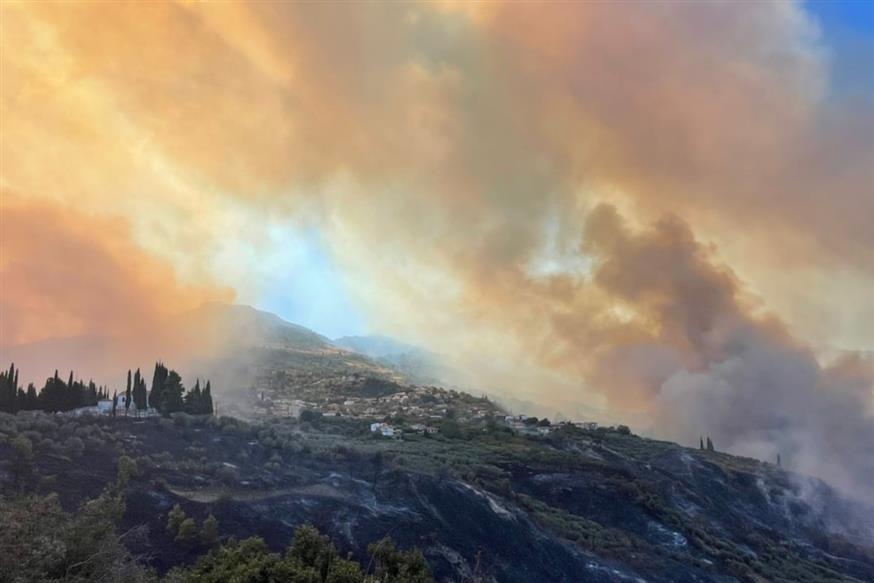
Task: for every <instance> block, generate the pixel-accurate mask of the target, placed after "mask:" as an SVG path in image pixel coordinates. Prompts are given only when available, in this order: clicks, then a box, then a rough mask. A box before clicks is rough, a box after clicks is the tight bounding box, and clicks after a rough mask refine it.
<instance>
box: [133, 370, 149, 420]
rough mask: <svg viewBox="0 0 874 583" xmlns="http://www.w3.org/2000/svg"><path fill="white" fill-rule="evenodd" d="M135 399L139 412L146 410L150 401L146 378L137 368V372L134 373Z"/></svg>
mask: <svg viewBox="0 0 874 583" xmlns="http://www.w3.org/2000/svg"><path fill="white" fill-rule="evenodd" d="M133 399H134V405H136V406H137V411H138V412H139V411H145V410H146V405H147V402H148V394H147V391H146V380H145V379H144V378H143V375H141V374H140V369H137V372H136V373H134V386H133Z"/></svg>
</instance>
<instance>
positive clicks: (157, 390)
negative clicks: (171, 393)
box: [149, 362, 168, 413]
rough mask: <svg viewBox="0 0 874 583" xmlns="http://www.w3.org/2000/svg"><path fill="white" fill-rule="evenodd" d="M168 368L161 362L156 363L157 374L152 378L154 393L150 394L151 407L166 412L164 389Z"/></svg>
mask: <svg viewBox="0 0 874 583" xmlns="http://www.w3.org/2000/svg"><path fill="white" fill-rule="evenodd" d="M167 376H168V372H167V367H166V366H164V364H163V363H161V362H156V363H155V374H154V375H153V376H152V391H151V392H150V393H149V405H150V406H151V407H154V408H155V409H157V410H158V411H160V412H162V413H163V412H164V392H165V391H164V389H165V385H166V384H167Z"/></svg>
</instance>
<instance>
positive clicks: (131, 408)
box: [64, 393, 161, 417]
mask: <svg viewBox="0 0 874 583" xmlns="http://www.w3.org/2000/svg"><path fill="white" fill-rule="evenodd" d="M126 399H127V397H126V395H125V394H124V393H122V394H121V395H118V396H117V397H116V398H115V414H116V415H117V416H119V417H125V416H127V417H156V416H160V415H161V414H160V413H159V412H158V411H157V410H156V409H153V408H152V407H149V406H148V398H147V403H146V408H145V409H143V410H139V409H137V404H136V402H135V401H134V400H133V399H131V401H130V404H129V405H127V400H126ZM64 415H69V416H72V417H79V416H81V415H112V399H101V400H99V401H97V404H96V405H93V406H90V407H79V408H78V409H72V410H70V411H67V412H65V413H64Z"/></svg>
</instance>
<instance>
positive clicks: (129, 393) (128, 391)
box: [124, 369, 131, 417]
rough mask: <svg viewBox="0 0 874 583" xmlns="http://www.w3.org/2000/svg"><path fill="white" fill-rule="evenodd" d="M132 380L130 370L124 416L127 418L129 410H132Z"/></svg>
mask: <svg viewBox="0 0 874 583" xmlns="http://www.w3.org/2000/svg"><path fill="white" fill-rule="evenodd" d="M130 383H131V379H130V369H127V389H126V390H125V392H124V416H125V417H127V410H128V409H130V401H131V386H130Z"/></svg>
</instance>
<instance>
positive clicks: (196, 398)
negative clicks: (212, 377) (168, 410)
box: [183, 379, 203, 415]
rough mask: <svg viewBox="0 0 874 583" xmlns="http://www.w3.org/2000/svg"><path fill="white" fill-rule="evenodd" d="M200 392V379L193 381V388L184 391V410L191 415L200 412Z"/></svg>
mask: <svg viewBox="0 0 874 583" xmlns="http://www.w3.org/2000/svg"><path fill="white" fill-rule="evenodd" d="M202 397H203V395H202V393H201V391H200V379H197V381H196V382H195V383H194V388H193V389H191V390H190V391H188V392H187V393H185V397H184V399H183V400H184V401H185V412H186V413H190V414H191V415H199V414H200V413H201V411H200V409H201V401H202Z"/></svg>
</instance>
